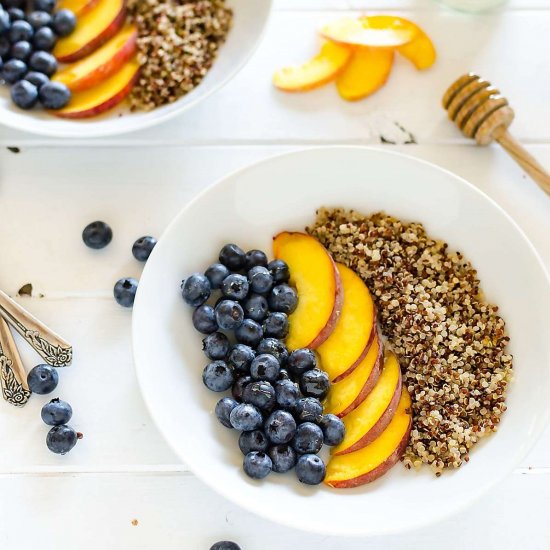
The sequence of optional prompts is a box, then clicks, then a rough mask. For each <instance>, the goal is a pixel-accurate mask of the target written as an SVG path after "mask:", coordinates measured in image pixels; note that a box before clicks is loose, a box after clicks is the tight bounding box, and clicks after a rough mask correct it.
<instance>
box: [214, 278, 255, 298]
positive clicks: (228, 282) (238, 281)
mask: <svg viewBox="0 0 550 550" xmlns="http://www.w3.org/2000/svg"><path fill="white" fill-rule="evenodd" d="M220 288H221V291H222V294H223V295H224V296H225V297H226V298H228V299H229V300H244V299H245V298H246V296H247V295H248V281H247V279H246V277H245V276H244V275H239V274H238V273H233V274H231V275H228V276H227V277H226V278H225V279H224V280H223V281H222V284H221V286H220Z"/></svg>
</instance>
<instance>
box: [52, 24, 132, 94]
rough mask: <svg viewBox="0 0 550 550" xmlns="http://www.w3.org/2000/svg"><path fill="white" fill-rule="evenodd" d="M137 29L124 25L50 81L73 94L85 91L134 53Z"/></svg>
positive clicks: (117, 68) (114, 71)
mask: <svg viewBox="0 0 550 550" xmlns="http://www.w3.org/2000/svg"><path fill="white" fill-rule="evenodd" d="M136 48H137V29H136V27H135V26H134V25H126V26H125V27H124V28H123V29H121V31H120V32H119V33H117V34H116V35H115V36H114V37H113V38H111V40H109V41H108V42H106V43H105V44H104V45H103V46H101V48H99V49H98V50H96V51H95V52H94V53H92V54H91V55H89V56H88V57H85V58H84V59H81V60H80V61H77V62H76V63H73V64H72V65H68V66H67V67H65V68H64V69H62V70H60V71H58V72H57V73H55V75H54V76H53V78H52V80H55V81H57V82H63V83H64V84H66V85H67V87H68V88H69V89H70V90H72V91H73V92H78V91H82V90H87V89H88V88H91V87H92V86H95V85H96V84H99V83H100V82H102V81H103V80H105V79H107V78H109V77H110V76H111V75H112V74H114V73H116V72H117V71H118V70H119V69H120V67H121V66H122V65H124V63H126V61H128V60H129V59H130V58H131V57H133V55H134V54H135V52H136Z"/></svg>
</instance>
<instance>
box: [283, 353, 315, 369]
mask: <svg viewBox="0 0 550 550" xmlns="http://www.w3.org/2000/svg"><path fill="white" fill-rule="evenodd" d="M286 366H287V369H288V370H289V371H290V372H291V373H292V374H294V375H296V376H299V375H300V374H303V373H304V372H306V371H308V370H311V369H314V368H315V367H316V366H317V358H316V357H315V353H313V351H312V350H310V349H309V348H300V349H295V350H294V351H293V352H292V353H291V354H290V355H289V356H288V361H287V364H286Z"/></svg>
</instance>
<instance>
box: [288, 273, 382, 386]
mask: <svg viewBox="0 0 550 550" xmlns="http://www.w3.org/2000/svg"><path fill="white" fill-rule="evenodd" d="M336 268H337V269H338V273H339V275H340V281H341V282H342V289H343V292H344V303H343V305H342V311H341V313H340V318H339V319H338V322H337V323H336V326H335V327H334V331H333V332H332V334H331V335H330V337H329V338H327V340H325V342H323V343H322V344H321V345H320V346H319V347H318V348H317V353H318V354H319V356H320V357H321V364H322V365H323V370H324V371H325V372H326V373H327V374H328V376H329V378H330V380H331V381H332V382H338V381H339V380H341V379H342V378H343V377H345V376H346V375H348V374H350V373H351V372H352V371H353V369H355V368H356V367H357V366H358V365H359V364H360V363H361V361H362V360H363V359H364V358H365V356H366V355H367V353H368V351H369V346H370V344H371V343H372V341H373V339H374V336H375V334H376V323H375V308H374V302H373V301H372V297H371V295H370V292H369V289H368V288H367V286H366V285H365V283H364V282H363V280H362V279H361V277H359V275H357V274H356V273H355V272H354V271H353V270H351V269H350V268H349V267H346V266H345V265H342V264H336ZM290 273H291V274H292V270H291V272H290ZM298 297H300V295H298Z"/></svg>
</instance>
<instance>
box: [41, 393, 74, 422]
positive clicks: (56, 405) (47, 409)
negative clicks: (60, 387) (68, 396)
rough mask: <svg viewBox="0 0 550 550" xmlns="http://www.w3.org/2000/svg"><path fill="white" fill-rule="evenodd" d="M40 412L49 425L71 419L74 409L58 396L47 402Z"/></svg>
mask: <svg viewBox="0 0 550 550" xmlns="http://www.w3.org/2000/svg"><path fill="white" fill-rule="evenodd" d="M40 414H41V416H42V420H43V421H44V423H45V424H48V426H59V425H61V424H67V422H69V421H70V420H71V417H72V415H73V409H72V407H71V406H70V405H69V404H68V403H67V402H66V401H61V399H58V398H56V399H52V400H51V401H50V402H49V403H46V404H45V405H44V406H43V407H42V411H41V413H40Z"/></svg>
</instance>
